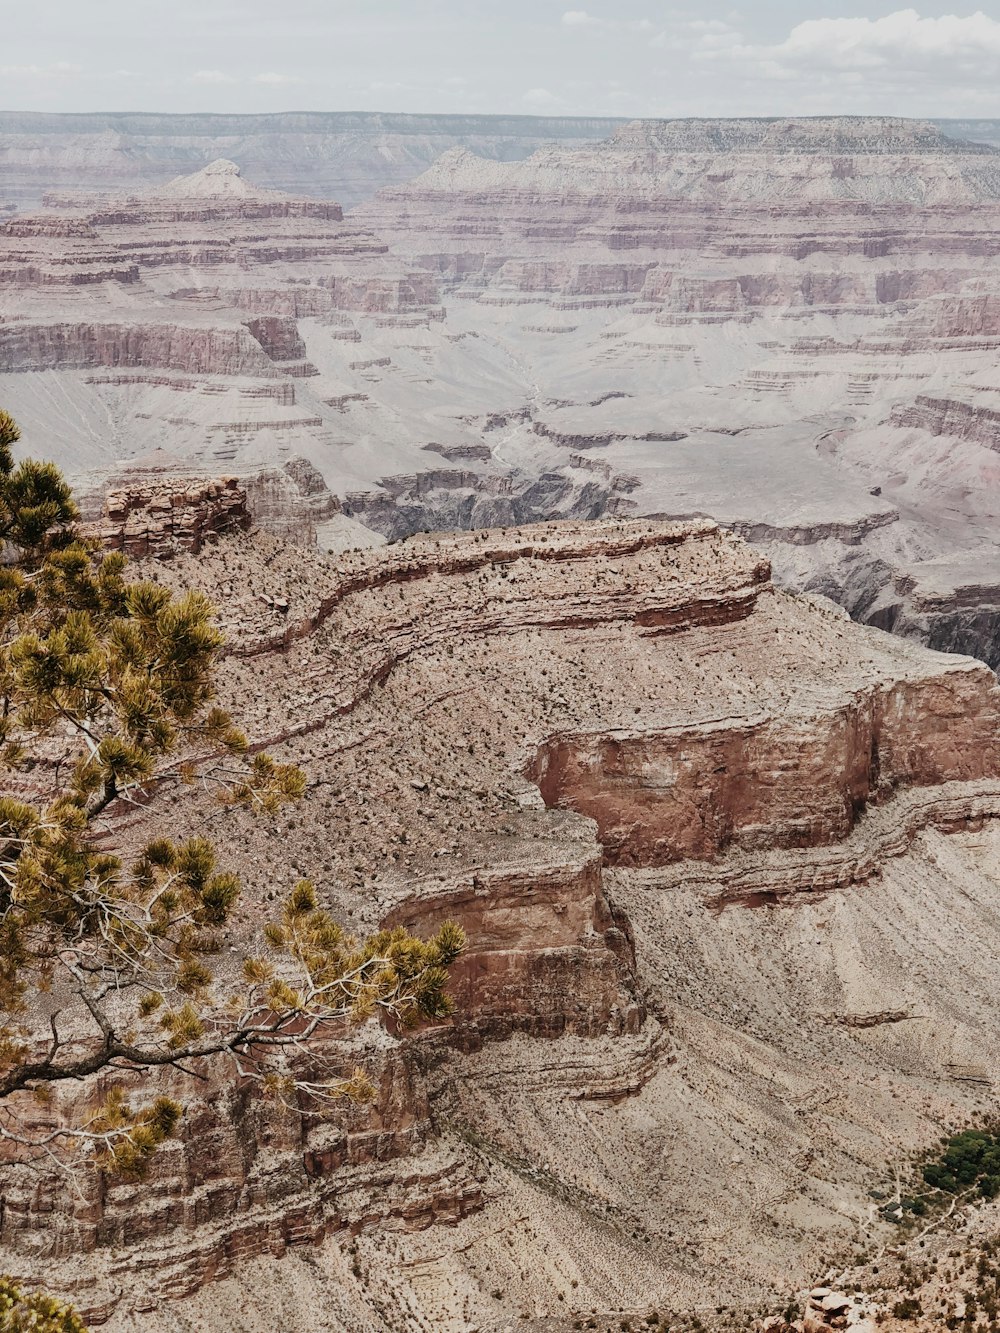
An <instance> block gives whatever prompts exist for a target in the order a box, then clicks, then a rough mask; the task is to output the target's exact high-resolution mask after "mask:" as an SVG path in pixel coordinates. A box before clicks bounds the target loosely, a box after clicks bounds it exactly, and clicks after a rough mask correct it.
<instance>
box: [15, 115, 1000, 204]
mask: <svg viewBox="0 0 1000 1333" xmlns="http://www.w3.org/2000/svg"><path fill="white" fill-rule="evenodd" d="M640 123H641V124H642V125H643V126H645V127H646V129H645V131H644V132H645V133H646V134H647V136H649V137H650V138H651V146H652V147H657V148H659V149H660V151H669V147H670V145H669V143H668V142H667V139H666V137H665V131H664V129H663V128H662V127H664V126H667V125H670V126H672V127H674V128H673V129H672V130H671V131H670V134H671V135H672V136H673V139H674V141H675V142H674V147H676V148H677V149H679V150H681V151H699V149H700V151H717V152H721V151H727V150H728V149H731V148H734V147H741V148H743V149H748V148H749V147H750V146H751V144H752V143H753V142H754V141H756V142H758V143H759V145H760V148H761V150H762V151H775V152H777V151H782V150H785V151H787V150H790V149H791V148H793V147H795V146H796V143H797V146H798V147H799V150H800V151H801V150H802V147H803V144H804V143H805V141H806V140H807V139H808V138H809V137H810V134H811V132H812V130H813V129H814V128H815V127H816V126H818V125H824V124H825V125H828V126H830V125H835V124H836V125H839V126H841V130H840V131H839V137H840V138H842V139H843V144H842V147H843V150H844V151H845V152H846V151H855V152H857V151H865V150H864V149H863V147H862V144H861V142H859V135H858V133H857V132H854V133H850V132H848V131H849V130H850V129H851V128H852V127H863V126H869V127H870V126H871V125H872V124H874V123H875V118H869V117H835V118H831V117H825V118H824V117H819V118H814V119H810V118H799V119H797V120H796V121H794V123H795V124H797V125H799V126H801V127H804V128H803V130H802V131H801V132H800V133H799V134H798V135H792V138H791V139H789V138H788V136H787V134H785V135H780V134H778V133H777V132H776V130H775V127H776V126H777V125H779V124H789V123H793V122H790V121H788V120H778V119H776V118H773V119H765V118H760V119H757V120H753V121H751V120H743V121H736V120H733V119H720V120H696V119H689V120H673V121H660V122H651V121H644V122H635V121H632V122H630V121H629V120H627V119H616V118H614V117H606V116H521V115H508V116H470V115H432V114H419V113H415V114H404V113H395V112H393V113H383V112H369V111H332V112H313V111H309V112H306V111H301V112H300V111H290V112H280V113H274V114H267V115H226V114H222V115H216V114H207V113H195V114H180V115H178V114H167V113H156V112H141V111H122V112H42V111H0V211H2V210H3V209H4V208H6V210H8V211H10V210H14V209H17V210H20V211H22V212H23V211H26V210H31V209H35V208H37V207H38V206H39V205H40V204H41V202H42V197H43V195H44V194H45V193H46V192H47V191H50V190H51V191H56V192H59V191H64V190H70V191H85V192H95V193H104V194H119V193H121V192H123V191H132V192H134V191H136V190H145V189H149V188H151V187H155V186H158V185H161V184H165V183H166V182H167V181H169V180H171V179H173V178H174V177H176V176H183V175H189V174H190V173H191V172H194V171H198V170H200V169H201V168H202V167H204V166H206V165H208V163H210V162H212V161H215V160H216V159H218V158H228V159H231V160H234V161H237V162H239V163H240V165H241V167H242V169H243V172H244V174H245V176H246V179H247V180H249V181H252V182H254V183H256V184H258V185H262V186H266V187H268V188H271V189H277V190H284V191H286V192H288V193H291V194H295V195H299V196H301V195H311V196H312V197H314V198H320V199H337V200H339V201H340V202H341V203H342V204H343V205H344V207H345V208H353V207H354V206H355V205H356V204H359V203H362V202H364V201H366V200H368V199H370V198H372V196H373V195H374V194H376V193H377V191H378V190H380V189H382V188H384V187H385V186H387V185H400V184H402V183H404V182H405V181H408V180H412V179H413V178H414V177H416V176H419V175H420V174H421V173H422V172H423V171H426V169H427V168H428V167H429V166H430V165H431V164H432V163H434V162H435V161H437V159H438V158H440V157H441V155H442V154H443V153H445V152H447V151H448V150H449V149H452V148H464V149H467V150H468V151H469V152H472V153H475V154H476V155H477V156H478V157H483V158H486V159H489V160H493V161H498V162H512V161H520V160H523V159H524V158H527V157H529V156H530V155H531V154H532V153H534V152H535V151H536V150H537V149H539V148H542V147H545V146H547V145H554V144H558V145H561V146H563V147H567V146H572V145H574V144H579V145H580V146H585V145H588V144H592V143H595V142H598V141H600V140H602V139H607V138H609V137H611V136H612V135H615V136H618V137H619V138H620V137H622V136H626V135H629V134H632V135H635V134H636V131H635V129H634V126H635V125H637V124H640ZM881 123H882V124H883V125H885V124H888V123H890V122H888V121H886V120H882V121H881ZM891 123H893V124H895V125H897V126H910V127H912V126H916V125H920V126H921V132H920V134H919V135H916V136H915V135H914V134H913V133H912V132H909V134H908V136H907V135H906V134H903V132H902V131H900V133H901V134H903V137H908V140H909V150H910V151H912V152H921V151H923V152H944V151H947V144H948V140H950V139H956V138H958V139H965V140H969V141H973V142H975V143H980V144H993V145H994V146H996V145H1000V121H989V120H976V121H927V122H917V121H911V122H905V121H893V122H891ZM654 125H655V126H658V127H660V128H658V129H657V130H656V131H655V132H654V131H653V130H652V128H651V127H652V126H654ZM738 127H739V128H738ZM749 127H759V132H757V131H754V130H753V129H751V128H749ZM862 137H863V136H862ZM870 137H871V136H870ZM883 137H884V134H883ZM876 138H877V136H876ZM681 139H682V140H683V145H682V144H681V142H680V141H679V140H681ZM657 140H658V142H655V141H657ZM897 141H900V142H901V140H900V138H899V135H897ZM828 147H829V145H828ZM869 151H887V149H886V147H885V146H884V145H883V146H882V147H877V146H873V148H872V149H871V150H869ZM890 151H891V149H890ZM967 151H969V150H967ZM972 151H976V150H972Z"/></svg>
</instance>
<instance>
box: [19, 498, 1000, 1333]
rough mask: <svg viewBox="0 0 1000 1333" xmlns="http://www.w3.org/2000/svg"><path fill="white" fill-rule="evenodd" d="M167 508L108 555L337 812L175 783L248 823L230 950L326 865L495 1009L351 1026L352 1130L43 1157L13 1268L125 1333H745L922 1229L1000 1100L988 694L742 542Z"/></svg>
mask: <svg viewBox="0 0 1000 1333" xmlns="http://www.w3.org/2000/svg"><path fill="white" fill-rule="evenodd" d="M169 494H170V491H169V483H168V480H163V481H162V482H160V483H158V484H157V485H156V486H148V487H147V489H146V490H145V491H144V492H142V493H140V492H135V491H132V492H115V493H114V494H113V495H112V496H111V497H110V498H109V500H108V502H107V505H106V514H105V517H104V518H103V519H102V520H96V521H97V523H98V528H97V529H96V531H97V532H98V533H99V535H101V536H102V537H103V539H104V540H105V541H106V542H108V544H109V545H111V546H112V547H119V548H120V547H121V546H122V544H123V541H125V537H123V533H132V534H133V536H134V535H135V534H142V540H143V541H144V543H145V552H146V553H145V554H144V555H141V554H138V551H137V548H136V547H135V546H133V549H134V550H136V562H137V563H136V568H137V571H138V572H141V573H144V574H146V575H147V576H151V577H155V578H156V579H157V580H159V581H161V582H163V583H164V584H165V585H166V586H168V587H170V588H172V589H176V590H183V589H186V588H189V587H198V588H199V589H202V590H203V591H205V592H207V593H208V594H209V595H210V596H211V598H212V600H213V602H214V603H215V605H216V606H217V607H218V610H219V619H220V623H221V624H222V626H223V627H224V629H225V631H226V634H227V638H228V647H227V650H226V655H225V658H224V662H223V666H222V671H221V677H220V686H221V699H222V702H223V703H225V704H226V705H231V706H233V707H234V708H236V709H237V710H238V712H239V715H240V718H241V721H242V722H243V723H245V725H246V728H247V731H248V735H249V739H250V742H251V744H252V745H253V746H255V747H256V746H266V747H267V748H268V749H269V750H270V751H271V752H272V753H273V754H274V755H275V756H276V757H277V758H280V759H281V760H294V761H295V762H297V763H300V764H301V765H302V766H303V767H304V768H305V770H306V772H307V774H308V788H307V793H306V796H305V797H304V799H303V800H302V802H301V803H300V804H298V805H296V806H295V807H293V808H290V809H289V810H288V811H286V812H283V813H281V814H280V815H274V816H269V817H265V818H263V819H254V818H253V817H252V816H251V815H250V814H249V813H248V812H247V811H245V810H241V809H239V808H230V809H220V808H219V807H218V806H217V805H216V804H214V803H213V802H212V800H211V798H210V796H209V794H208V793H207V792H206V793H203V794H202V795H198V794H197V793H195V796H194V807H192V802H191V799H190V798H189V797H185V799H184V801H183V802H179V801H178V799H177V792H176V791H173V790H171V789H170V788H169V786H168V787H167V788H165V789H162V790H160V791H158V792H157V794H156V795H155V797H154V799H153V800H152V801H151V802H150V803H149V804H148V805H147V806H145V807H143V806H135V805H128V806H126V805H125V804H124V803H123V808H122V809H120V810H118V811H117V812H116V814H115V825H116V828H117V831H118V834H119V836H120V838H121V839H123V840H124V842H125V845H129V843H130V840H135V841H137V842H138V841H140V840H141V839H142V838H143V837H144V836H148V835H149V833H150V832H151V831H153V830H155V831H156V832H157V834H165V835H171V836H172V835H177V834H180V833H181V832H182V831H184V832H186V831H187V829H188V828H189V827H190V824H191V820H192V819H193V820H194V821H195V823H197V822H198V820H199V818H201V817H202V816H203V817H204V819H205V820H206V821H207V820H209V819H210V820H211V821H212V827H213V834H214V837H215V839H216V841H217V843H218V844H219V845H220V846H221V847H223V848H225V849H226V855H227V859H228V860H229V861H230V862H231V863H232V864H233V865H234V866H235V867H236V868H238V869H239V870H240V871H241V874H242V876H243V879H244V896H243V899H242V900H241V903H240V906H239V910H238V913H237V915H236V916H235V917H234V919H233V920H232V922H231V923H230V925H229V927H227V930H228V937H227V940H226V941H225V943H229V944H234V943H235V942H236V941H245V940H248V939H250V938H252V937H253V936H254V935H255V933H256V932H257V931H259V929H260V926H261V921H262V919H266V916H267V914H268V912H269V910H270V908H271V905H272V904H273V903H274V902H275V899H276V898H280V896H281V894H282V892H283V891H284V889H285V887H286V882H289V883H290V882H291V881H292V880H294V879H295V878H297V877H298V876H299V875H307V876H309V877H311V878H313V879H314V880H315V882H316V883H317V885H318V886H319V888H320V892H321V895H322V900H323V902H324V904H325V905H326V906H327V907H328V908H329V909H330V910H331V911H332V912H333V913H334V914H335V915H336V917H337V919H338V920H339V921H341V922H343V923H344V924H345V925H346V926H347V927H349V928H350V929H351V930H353V931H357V932H359V933H360V932H367V931H370V930H372V929H374V928H375V927H377V926H379V925H380V924H383V923H384V924H390V925H391V924H400V923H401V924H405V925H407V926H408V927H410V928H412V929H413V930H415V931H416V932H417V933H418V934H421V935H423V934H426V933H428V932H431V931H433V930H434V929H435V928H436V926H437V925H438V924H440V923H441V922H442V921H443V920H446V919H447V920H454V921H457V922H459V923H460V924H461V925H462V926H463V927H464V929H465V930H466V932H467V936H468V948H467V951H466V953H465V954H464V955H463V957H462V958H461V959H460V961H459V963H458V964H457V965H456V968H455V971H454V975H453V978H452V989H453V993H454V996H455V999H456V1003H457V1014H456V1017H455V1018H454V1020H450V1021H448V1022H447V1023H445V1024H439V1025H437V1026H431V1027H426V1028H424V1029H423V1030H421V1031H419V1032H417V1033H415V1034H413V1035H410V1036H405V1037H400V1036H398V1035H393V1034H392V1033H390V1032H388V1031H386V1030H385V1029H383V1028H381V1027H380V1026H379V1025H378V1024H377V1023H375V1022H369V1023H367V1024H365V1025H362V1026H360V1027H357V1028H354V1029H351V1030H349V1031H345V1032H342V1033H340V1034H333V1035H330V1036H328V1037H327V1038H325V1039H324V1041H325V1042H326V1046H325V1048H324V1054H325V1055H326V1056H327V1057H328V1058H332V1059H342V1060H343V1066H344V1068H345V1070H347V1069H350V1068H351V1067H352V1066H353V1065H354V1064H356V1063H358V1062H359V1061H360V1062H361V1063H363V1064H364V1066H365V1067H366V1069H367V1070H368V1071H369V1073H370V1076H371V1077H372V1079H373V1081H374V1082H375V1084H376V1087H377V1099H376V1101H375V1103H374V1105H373V1106H371V1107H357V1108H346V1109H344V1110H343V1111H342V1112H341V1111H338V1112H337V1113H336V1114H335V1115H334V1116H333V1117H332V1118H329V1119H326V1120H323V1119H321V1120H317V1119H316V1118H315V1117H310V1116H309V1115H308V1114H307V1113H306V1108H305V1107H304V1106H297V1107H293V1108H288V1107H284V1106H283V1105H282V1104H281V1103H280V1102H270V1101H268V1100H267V1099H263V1098H261V1097H260V1096H258V1095H257V1094H256V1093H255V1092H254V1091H253V1090H252V1089H251V1088H249V1087H243V1086H240V1085H238V1084H233V1085H227V1084H225V1083H223V1084H220V1083H219V1082H218V1080H215V1079H209V1080H208V1081H207V1082H206V1081H204V1080H203V1079H199V1078H198V1077H197V1074H198V1073H199V1071H198V1070H191V1071H178V1070H169V1071H167V1072H165V1073H164V1074H163V1075H162V1076H155V1077H153V1078H151V1080H150V1084H149V1087H150V1089H151V1088H152V1087H153V1086H154V1084H155V1085H156V1087H157V1088H158V1089H162V1090H169V1091H171V1092H172V1093H174V1094H175V1095H179V1096H180V1097H181V1098H182V1099H183V1100H184V1102H185V1103H186V1106H187V1111H186V1114H185V1118H184V1122H183V1128H182V1131H181V1134H180V1136H179V1138H178V1139H176V1140H174V1141H172V1142H171V1143H169V1144H168V1145H167V1146H165V1147H164V1149H162V1150H161V1152H160V1154H159V1155H158V1156H157V1158H156V1160H155V1161H154V1164H153V1168H152V1172H151V1175H150V1179H149V1180H148V1181H147V1182H146V1183H145V1184H142V1185H135V1184H129V1183H126V1182H123V1181H118V1180H115V1179H113V1178H105V1177H101V1178H99V1179H91V1178H84V1180H83V1181H82V1182H80V1183H79V1186H78V1188H76V1189H67V1188H66V1178H65V1176H64V1175H63V1174H62V1173H61V1171H59V1170H58V1169H57V1168H55V1167H51V1168H49V1167H46V1166H44V1165H41V1166H39V1165H37V1164H36V1166H35V1167H34V1168H33V1169H31V1170H28V1169H27V1168H18V1167H15V1166H11V1165H8V1166H7V1168H6V1170H5V1173H4V1191H3V1204H4V1206H3V1210H2V1214H0V1264H2V1266H3V1268H4V1269H5V1270H6V1271H10V1272H12V1273H15V1274H16V1275H18V1276H19V1277H23V1278H25V1279H27V1280H39V1279H41V1278H44V1281H45V1282H46V1284H47V1285H48V1286H49V1287H50V1288H51V1289H53V1290H55V1291H57V1292H59V1293H60V1294H62V1295H65V1296H69V1297H71V1298H72V1299H74V1300H75V1302H76V1303H77V1304H78V1306H79V1308H80V1309H81V1310H82V1312H83V1313H84V1315H85V1317H86V1318H87V1319H88V1321H89V1323H90V1325H91V1326H92V1327H102V1328H106V1329H107V1330H108V1333H124V1331H125V1330H136V1329H141V1330H143V1333H168V1330H169V1331H170V1333H174V1331H175V1330H176V1331H177V1333H179V1331H180V1330H192V1329H203V1330H216V1329H218V1330H222V1329H226V1330H227V1333H232V1331H234V1330H245V1331H246V1333H251V1331H253V1333H256V1331H257V1330H263V1329H267V1328H273V1327H274V1326H275V1325H276V1324H277V1323H278V1322H279V1321H280V1323H281V1325H282V1326H283V1327H284V1328H287V1329H288V1330H289V1333H307V1330H308V1331H309V1333H317V1330H327V1331H328V1333H335V1331H336V1333H347V1330H351V1333H378V1331H379V1330H385V1329H391V1328H397V1329H406V1330H412V1331H413V1333H416V1331H417V1330H424V1333H430V1331H431V1330H434V1333H449V1331H451V1333H460V1331H467V1330H470V1329H473V1328H476V1329H480V1330H483V1331H484V1333H485V1330H493V1331H494V1333H500V1331H501V1330H509V1329H511V1328H513V1327H518V1328H522V1327H523V1328H527V1329H532V1330H537V1333H541V1330H543V1329H545V1330H549V1331H550V1333H559V1331H561V1330H569V1329H570V1328H573V1327H579V1326H580V1325H581V1324H585V1326H587V1327H594V1328H597V1327H600V1328H602V1329H604V1330H607V1329H608V1328H612V1327H618V1326H619V1321H620V1320H621V1319H622V1318H626V1317H627V1318H629V1319H639V1318H645V1317H646V1315H647V1313H648V1312H649V1311H650V1310H651V1309H655V1310H659V1311H662V1312H663V1313H664V1315H666V1314H667V1313H668V1312H670V1311H682V1312H683V1311H694V1310H703V1311H704V1310H711V1311H715V1310H716V1308H717V1307H718V1309H719V1311H720V1315H721V1314H722V1312H724V1316H722V1321H721V1323H720V1327H728V1326H733V1327H735V1326H738V1325H742V1323H743V1322H744V1318H745V1315H746V1312H748V1311H749V1312H750V1313H753V1312H754V1311H756V1310H759V1309H764V1310H767V1309H773V1308H778V1307H780V1306H781V1305H783V1304H784V1300H785V1297H786V1295H787V1293H789V1292H791V1291H794V1290H797V1289H798V1288H800V1287H802V1286H803V1285H809V1284H810V1283H811V1282H813V1281H814V1280H815V1279H816V1278H818V1277H819V1276H821V1274H822V1273H823V1271H824V1270H825V1269H826V1267H827V1265H829V1264H831V1263H836V1262H837V1261H838V1257H839V1259H840V1262H843V1258H844V1256H845V1255H850V1254H853V1253H854V1251H855V1247H860V1246H874V1245H876V1244H884V1243H888V1242H891V1239H892V1231H893V1227H892V1224H891V1223H889V1222H887V1221H886V1220H885V1219H884V1218H883V1217H882V1216H881V1215H880V1214H879V1213H878V1212H877V1210H875V1209H874V1208H873V1207H872V1206H871V1203H870V1199H869V1191H870V1190H871V1189H872V1188H873V1185H875V1184H877V1183H878V1182H880V1181H882V1180H884V1179H885V1178H886V1175H887V1172H890V1171H891V1170H892V1168H893V1165H894V1164H900V1163H905V1162H906V1160H907V1159H908V1157H909V1155H910V1154H911V1153H912V1151H913V1150H914V1148H915V1147H918V1146H921V1145H926V1144H929V1143H932V1142H934V1141H935V1140H936V1138H937V1136H938V1134H939V1133H940V1132H941V1128H942V1126H944V1125H946V1124H953V1123H958V1122H960V1121H963V1120H966V1119H969V1118H973V1117H975V1116H976V1115H978V1114H980V1113H981V1111H982V1108H983V1107H984V1105H986V1104H987V1103H988V1101H989V1097H990V1093H989V1088H990V1085H991V1083H995V1081H996V1079H997V1078H998V1077H1000V1048H998V1046H997V1042H996V1032H997V1031H998V1023H997V1017H998V1014H997V1003H998V1002H997V997H996V991H995V987H994V986H993V985H992V980H991V979H992V977H993V973H994V968H995V964H994V959H995V956H996V950H997V948H998V947H1000V937H998V931H1000V917H998V915H997V912H996V906H995V903H996V893H997V883H998V877H1000V819H998V816H1000V725H998V724H1000V686H998V684H997V681H996V678H995V676H994V675H993V673H992V672H991V671H990V670H989V669H988V668H987V667H986V666H985V665H984V664H983V663H981V662H977V661H975V660H973V659H970V658H966V657H960V656H956V655H950V654H941V653H935V652H932V651H929V650H927V649H925V648H923V647H922V646H920V645H918V644H915V643H912V642H908V641H907V640H906V639H904V638H900V637H896V636H891V635H887V634H885V633H883V632H881V631H879V630H877V629H874V628H868V627H861V626H858V625H856V624H854V623H852V622H851V620H850V619H849V618H848V617H847V616H846V614H845V613H844V612H843V611H842V610H841V609H840V608H838V607H836V606H834V605H833V604H832V603H830V602H828V601H826V600H824V599H821V598H817V597H812V598H808V597H798V596H795V595H792V594H789V593H788V592H786V591H783V590H782V589H780V588H778V587H777V586H775V584H774V583H773V581H772V578H771V571H770V566H769V563H768V561H767V560H766V558H764V557H763V556H762V555H761V554H760V553H759V552H757V551H755V550H754V549H753V548H752V547H751V546H748V545H747V544H746V543H745V542H744V541H743V540H742V539H741V538H739V537H737V536H734V535H733V534H730V533H726V532H724V531H721V530H720V529H719V528H718V527H717V526H716V525H715V524H714V523H712V522H709V521H707V520H691V521H687V522H684V523H668V522H664V521H651V520H638V519H604V520H599V521H596V522H586V523H581V522H566V521H563V522H552V523H544V524H536V525H533V526H528V527H508V528H506V529H499V530H493V531H479V532H475V533H458V534H452V535H447V536H446V535H430V536H417V537H413V538H410V539H407V540H404V541H401V542H397V543H394V544H392V545H390V546H388V547H385V548H382V549H379V550H368V551H363V550H355V551H349V552H343V553H340V554H338V555H336V556H325V555H323V554H321V553H319V552H315V551H309V550H306V549H304V548H302V547H297V546H293V545H290V544H288V543H287V542H285V541H283V540H282V539H281V538H279V537H277V536H275V535H274V534H272V533H269V532H267V531H264V530H263V529H262V528H260V527H258V526H257V525H256V524H255V523H254V521H253V518H252V514H250V512H249V510H248V507H247V496H246V492H245V491H243V490H242V488H241V487H240V485H239V484H238V482H236V481H235V480H234V479H232V478H221V479H219V480H218V481H217V482H214V483H212V484H211V485H210V486H208V487H206V488H204V489H203V490H202V491H200V492H199V491H197V490H195V489H194V488H193V486H192V483H191V482H186V483H185V487H184V489H183V490H182V491H178V492H177V493H176V497H175V503H172V504H171V503H168V497H169ZM178 514H179V515H181V516H182V517H178ZM959 958H960V959H961V963H960V965H958V964H957V963H956V959H959ZM970 1071H971V1073H970ZM158 1080H159V1081H158ZM147 1090H148V1089H147ZM70 1095H71V1096H73V1097H75V1098H78V1097H79V1093H77V1092H75V1091H74V1092H73V1093H72V1094H70ZM47 1114H58V1105H57V1106H56V1108H55V1110H54V1111H53V1110H51V1109H50V1111H49V1112H47ZM705 1317H706V1318H708V1317H709V1316H708V1315H706V1316H705ZM712 1318H713V1319H714V1318H715V1316H714V1315H713V1316H712ZM591 1319H593V1321H594V1322H593V1323H585V1321H588V1320H591ZM598 1320H600V1322H598ZM726 1320H729V1321H735V1323H729V1324H727V1323H726ZM814 1333H815V1330H814Z"/></svg>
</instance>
